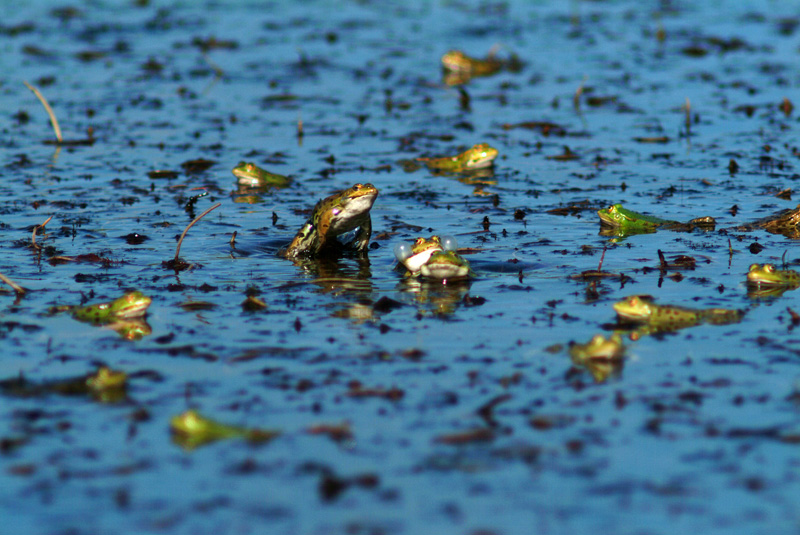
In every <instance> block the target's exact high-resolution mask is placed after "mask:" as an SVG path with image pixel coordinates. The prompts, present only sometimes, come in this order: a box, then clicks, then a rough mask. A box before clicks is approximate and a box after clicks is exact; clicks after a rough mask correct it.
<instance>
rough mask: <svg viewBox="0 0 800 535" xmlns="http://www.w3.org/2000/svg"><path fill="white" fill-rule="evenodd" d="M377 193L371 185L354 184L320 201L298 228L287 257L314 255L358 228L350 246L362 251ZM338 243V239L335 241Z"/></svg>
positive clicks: (367, 243)
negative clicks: (339, 237) (337, 237)
mask: <svg viewBox="0 0 800 535" xmlns="http://www.w3.org/2000/svg"><path fill="white" fill-rule="evenodd" d="M377 196H378V189H377V188H376V187H375V186H373V185H372V184H355V185H354V186H352V187H350V188H347V189H346V190H344V191H341V192H339V193H336V194H334V195H331V196H330V197H327V198H325V199H322V200H321V201H319V202H318V203H317V204H316V206H314V211H313V212H312V214H311V217H310V218H309V220H308V221H307V222H306V223H305V224H304V225H303V226H302V227H301V228H300V230H299V231H298V232H297V235H296V236H295V237H294V239H293V240H292V243H290V244H289V247H288V248H287V249H286V251H285V253H284V255H285V256H286V257H287V258H297V257H299V256H303V255H305V256H317V255H319V254H320V253H321V252H322V251H324V249H325V248H327V247H329V246H331V245H332V244H333V243H334V242H336V240H335V238H336V236H340V235H342V234H345V233H347V232H350V231H351V230H353V229H355V228H358V233H357V234H356V237H355V241H354V242H353V247H354V248H355V250H356V251H358V252H361V253H363V252H365V251H366V250H367V247H368V246H369V238H370V235H371V234H372V219H370V215H369V210H370V208H372V204H373V203H374V202H375V198H376V197H377ZM337 243H338V242H337Z"/></svg>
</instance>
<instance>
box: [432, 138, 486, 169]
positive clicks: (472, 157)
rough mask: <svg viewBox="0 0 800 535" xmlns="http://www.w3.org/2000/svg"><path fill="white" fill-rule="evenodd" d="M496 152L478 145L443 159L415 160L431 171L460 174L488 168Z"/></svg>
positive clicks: (481, 144)
mask: <svg viewBox="0 0 800 535" xmlns="http://www.w3.org/2000/svg"><path fill="white" fill-rule="evenodd" d="M497 155H498V151H497V149H495V148H494V147H491V146H490V145H488V144H487V143H478V144H477V145H475V146H473V147H472V148H471V149H467V150H465V151H464V152H462V153H461V154H458V155H456V156H445V157H443V158H417V160H418V161H420V162H424V163H425V165H427V166H428V168H429V169H431V170H433V171H444V172H446V173H461V172H464V171H471V170H473V169H484V168H486V167H490V166H491V165H492V164H493V162H494V159H495V158H497Z"/></svg>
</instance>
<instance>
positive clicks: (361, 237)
mask: <svg viewBox="0 0 800 535" xmlns="http://www.w3.org/2000/svg"><path fill="white" fill-rule="evenodd" d="M371 235H372V218H371V217H367V219H366V221H364V222H363V223H362V224H361V225H360V226H359V227H358V232H357V233H356V239H355V241H353V246H354V247H355V248H356V251H358V252H359V253H363V252H365V251H366V250H367V248H368V247H369V237H370V236H371Z"/></svg>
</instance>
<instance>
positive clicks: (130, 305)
mask: <svg viewBox="0 0 800 535" xmlns="http://www.w3.org/2000/svg"><path fill="white" fill-rule="evenodd" d="M152 301H153V300H152V299H151V298H150V297H148V296H146V295H144V294H143V293H142V292H140V291H134V292H128V293H126V294H125V295H123V296H122V297H119V298H117V299H115V300H113V301H109V302H106V303H97V304H94V305H85V306H73V305H66V306H56V307H51V308H50V313H58V312H69V313H70V314H71V315H72V317H73V318H75V319H76V320H78V321H82V322H84V323H90V324H92V325H95V326H103V327H107V328H109V329H112V330H114V331H116V332H117V333H118V334H119V335H120V336H122V337H123V338H127V339H128V340H138V339H140V338H142V337H143V336H146V335H148V334H150V333H151V332H152V329H151V328H150V325H148V324H147V322H146V321H145V320H144V319H143V317H144V315H145V313H146V312H147V307H149V306H150V303H152Z"/></svg>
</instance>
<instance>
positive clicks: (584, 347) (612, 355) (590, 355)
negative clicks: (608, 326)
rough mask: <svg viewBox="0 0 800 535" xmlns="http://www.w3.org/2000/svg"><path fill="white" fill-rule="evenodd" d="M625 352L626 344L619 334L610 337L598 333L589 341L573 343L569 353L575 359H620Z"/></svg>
mask: <svg viewBox="0 0 800 535" xmlns="http://www.w3.org/2000/svg"><path fill="white" fill-rule="evenodd" d="M624 354H625V346H624V345H623V344H622V339H621V338H620V336H619V334H612V335H611V336H609V337H608V338H606V337H605V336H603V335H602V334H596V335H594V336H593V337H592V339H591V340H589V341H588V342H587V343H585V344H576V343H573V344H571V345H570V348H569V355H570V357H572V359H573V360H574V361H586V360H619V359H621V358H622V357H623V355H624Z"/></svg>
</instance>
